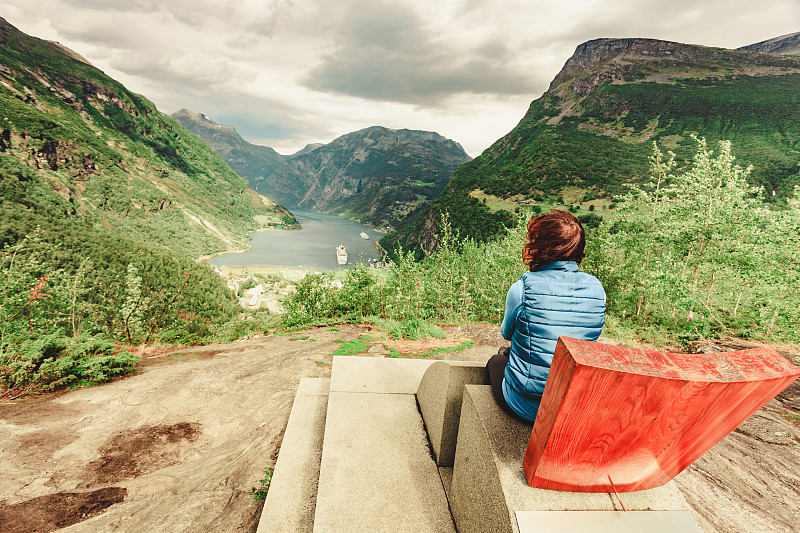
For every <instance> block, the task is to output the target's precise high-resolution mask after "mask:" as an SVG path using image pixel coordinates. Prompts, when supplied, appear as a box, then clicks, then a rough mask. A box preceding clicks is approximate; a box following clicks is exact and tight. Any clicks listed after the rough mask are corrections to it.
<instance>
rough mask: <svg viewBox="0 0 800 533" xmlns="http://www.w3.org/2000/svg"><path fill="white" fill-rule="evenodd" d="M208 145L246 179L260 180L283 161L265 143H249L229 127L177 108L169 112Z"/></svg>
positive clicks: (193, 112) (189, 110)
mask: <svg viewBox="0 0 800 533" xmlns="http://www.w3.org/2000/svg"><path fill="white" fill-rule="evenodd" d="M170 116H171V117H172V118H173V119H175V120H176V121H177V122H178V123H180V124H181V125H182V126H183V127H184V128H186V129H187V130H189V131H191V132H192V133H194V134H195V135H197V136H198V137H200V138H201V139H203V140H204V141H205V142H206V144H207V145H208V146H210V147H211V149H212V150H214V151H215V152H216V153H217V154H218V155H219V156H220V157H222V159H224V160H225V161H226V162H227V163H228V164H229V165H230V167H231V168H232V169H233V170H234V171H235V172H236V173H237V174H239V175H240V176H242V177H244V178H247V180H248V182H251V181H258V180H263V179H264V174H265V173H266V174H269V173H270V172H271V171H272V170H273V169H274V168H275V167H277V166H280V165H281V163H282V162H283V156H282V155H281V154H279V153H278V152H276V151H275V150H273V149H272V148H267V147H266V146H259V145H257V144H251V143H249V142H247V141H245V140H244V139H242V137H241V135H239V133H238V132H237V131H236V130H235V129H234V128H232V127H231V126H224V125H222V124H217V123H216V122H214V121H213V120H211V119H210V118H208V117H207V116H206V115H204V114H202V113H198V112H197V111H192V110H191V109H181V110H180V111H176V112H175V113H172V115H170Z"/></svg>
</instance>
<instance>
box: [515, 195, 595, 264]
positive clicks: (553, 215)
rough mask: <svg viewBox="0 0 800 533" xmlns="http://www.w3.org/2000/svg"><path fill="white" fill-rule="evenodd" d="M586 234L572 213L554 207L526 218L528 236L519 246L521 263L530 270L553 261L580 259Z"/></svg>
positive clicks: (578, 261) (577, 261)
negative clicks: (547, 211)
mask: <svg viewBox="0 0 800 533" xmlns="http://www.w3.org/2000/svg"><path fill="white" fill-rule="evenodd" d="M585 246H586V233H585V232H584V231H583V226H582V225H581V222H580V220H578V219H577V218H575V216H574V215H573V214H572V213H568V212H566V211H562V210H560V209H554V210H553V211H550V212H549V213H545V214H544V215H539V216H537V217H534V218H532V219H530V220H529V221H528V239H527V241H526V242H525V246H523V247H522V262H523V263H524V264H526V265H528V267H529V268H530V269H531V270H534V269H535V268H536V267H537V266H542V265H546V264H548V263H552V262H553V261H575V262H576V263H580V262H581V261H582V260H583V258H584V253H583V249H584V247H585Z"/></svg>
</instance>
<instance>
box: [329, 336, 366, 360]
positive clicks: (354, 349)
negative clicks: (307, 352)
mask: <svg viewBox="0 0 800 533" xmlns="http://www.w3.org/2000/svg"><path fill="white" fill-rule="evenodd" d="M371 340H372V337H371V336H369V335H364V336H363V337H361V338H358V339H353V340H349V341H346V340H342V339H336V340H335V341H334V342H340V343H342V345H341V346H339V347H338V348H337V349H336V350H334V352H333V353H332V354H331V355H355V354H357V353H364V352H366V351H367V350H369V341H371Z"/></svg>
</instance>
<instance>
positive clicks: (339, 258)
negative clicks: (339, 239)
mask: <svg viewBox="0 0 800 533" xmlns="http://www.w3.org/2000/svg"><path fill="white" fill-rule="evenodd" d="M336 262H337V263H339V264H340V265H346V264H347V250H345V249H344V245H343V244H340V245H339V246H337V247H336Z"/></svg>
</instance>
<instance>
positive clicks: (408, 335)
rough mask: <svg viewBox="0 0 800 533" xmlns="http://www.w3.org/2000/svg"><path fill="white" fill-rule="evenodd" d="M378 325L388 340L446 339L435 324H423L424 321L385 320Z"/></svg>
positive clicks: (441, 330)
mask: <svg viewBox="0 0 800 533" xmlns="http://www.w3.org/2000/svg"><path fill="white" fill-rule="evenodd" d="M378 325H379V326H380V327H382V328H383V329H385V330H386V334H387V335H388V336H389V338H390V339H411V340H419V339H425V338H429V337H433V338H435V339H444V338H445V337H447V333H446V332H445V331H444V330H443V329H442V328H440V327H439V326H437V325H436V324H430V323H428V322H425V321H424V320H417V319H411V320H404V321H400V320H393V319H387V320H382V321H380V324H378Z"/></svg>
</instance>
